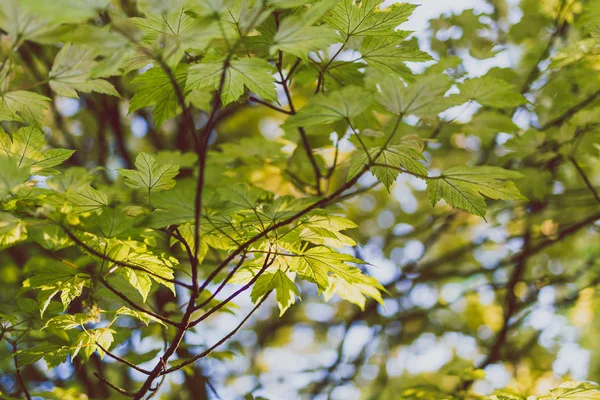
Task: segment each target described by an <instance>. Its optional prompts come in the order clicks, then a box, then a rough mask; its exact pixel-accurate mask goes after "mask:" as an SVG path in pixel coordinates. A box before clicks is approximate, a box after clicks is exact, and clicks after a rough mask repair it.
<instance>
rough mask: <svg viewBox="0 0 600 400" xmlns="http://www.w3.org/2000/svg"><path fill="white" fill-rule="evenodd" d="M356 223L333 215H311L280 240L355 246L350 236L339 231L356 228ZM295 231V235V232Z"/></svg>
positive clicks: (334, 245)
mask: <svg viewBox="0 0 600 400" xmlns="http://www.w3.org/2000/svg"><path fill="white" fill-rule="evenodd" d="M356 227H357V226H356V224H354V222H352V221H350V220H349V219H346V218H343V217H338V216H335V215H312V216H310V217H309V218H308V219H306V220H305V221H302V223H300V224H298V226H297V227H296V228H294V230H293V231H291V232H290V233H287V234H286V235H285V236H284V237H283V238H282V239H281V240H285V241H287V242H290V243H294V242H295V241H297V240H299V239H300V240H304V241H306V242H310V243H314V244H321V245H325V246H328V247H334V248H337V249H341V248H343V247H345V246H355V245H356V242H355V241H354V239H352V238H351V237H348V236H346V235H344V234H342V233H341V232H340V231H343V230H346V229H354V228H356ZM295 233H297V236H296V234H295Z"/></svg>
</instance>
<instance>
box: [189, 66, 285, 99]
mask: <svg viewBox="0 0 600 400" xmlns="http://www.w3.org/2000/svg"><path fill="white" fill-rule="evenodd" d="M223 66H224V63H223V62H222V61H213V62H209V63H201V64H196V65H192V66H191V67H190V68H189V73H188V77H187V86H186V88H187V89H188V90H199V89H215V90H216V89H218V88H219V84H220V82H221V76H222V74H223ZM272 71H273V67H272V66H271V64H269V63H268V62H267V61H266V60H263V59H260V58H244V59H241V60H234V61H231V63H230V65H229V67H228V68H227V71H226V73H225V81H224V85H223V91H222V92H221V101H222V103H223V106H226V105H227V104H229V103H231V102H233V101H235V100H237V99H238V98H239V97H240V96H241V95H243V94H244V88H245V87H247V88H248V90H250V91H251V92H253V93H255V94H257V95H259V96H261V97H262V98H264V99H265V100H271V101H277V92H276V91H275V78H274V77H273V76H272Z"/></svg>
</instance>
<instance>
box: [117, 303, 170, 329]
mask: <svg viewBox="0 0 600 400" xmlns="http://www.w3.org/2000/svg"><path fill="white" fill-rule="evenodd" d="M115 314H116V315H128V316H130V317H133V318H135V319H138V320H140V321H142V322H143V323H144V324H145V325H146V326H148V324H149V323H150V321H152V322H156V323H158V324H161V325H163V326H166V325H165V323H164V322H162V321H161V320H160V319H157V318H155V317H153V316H152V315H148V314H146V313H142V312H139V311H136V310H132V309H130V308H127V307H121V308H119V309H118V310H117V311H116V313H115Z"/></svg>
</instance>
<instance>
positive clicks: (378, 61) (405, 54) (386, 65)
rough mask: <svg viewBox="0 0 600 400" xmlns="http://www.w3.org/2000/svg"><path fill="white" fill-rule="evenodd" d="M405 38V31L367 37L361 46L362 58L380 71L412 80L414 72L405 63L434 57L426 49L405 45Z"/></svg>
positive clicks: (428, 59) (429, 59)
mask: <svg viewBox="0 0 600 400" xmlns="http://www.w3.org/2000/svg"><path fill="white" fill-rule="evenodd" d="M405 38H406V34H405V33H402V34H396V35H390V36H368V37H365V38H364V40H363V42H362V44H361V47H360V52H361V54H362V56H361V58H360V59H362V60H364V61H366V62H367V64H368V65H369V66H370V67H371V68H374V69H376V70H378V71H381V72H383V73H388V74H389V73H391V74H396V75H398V76H400V77H402V78H405V79H410V80H412V79H413V78H412V72H411V71H410V69H409V68H408V67H407V66H406V65H405V64H404V63H405V62H407V61H411V62H423V61H431V60H433V58H432V57H431V56H430V55H429V54H427V53H425V52H424V51H421V50H419V49H414V48H411V47H408V46H406V45H404V46H403V45H402V42H403V41H404V39H405Z"/></svg>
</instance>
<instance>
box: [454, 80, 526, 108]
mask: <svg viewBox="0 0 600 400" xmlns="http://www.w3.org/2000/svg"><path fill="white" fill-rule="evenodd" d="M458 88H459V89H460V94H458V95H453V96H452V97H456V98H457V99H459V100H460V101H462V102H466V101H471V100H474V101H476V102H478V103H479V104H481V105H484V106H488V107H493V108H506V107H517V106H520V105H522V104H525V103H527V99H526V98H525V97H523V95H522V94H521V93H519V90H518V89H517V87H516V86H515V85H511V84H510V83H508V82H506V81H503V80H502V79H498V78H494V77H491V76H482V77H480V78H471V79H467V80H465V81H464V82H463V83H461V84H459V85H458Z"/></svg>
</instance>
